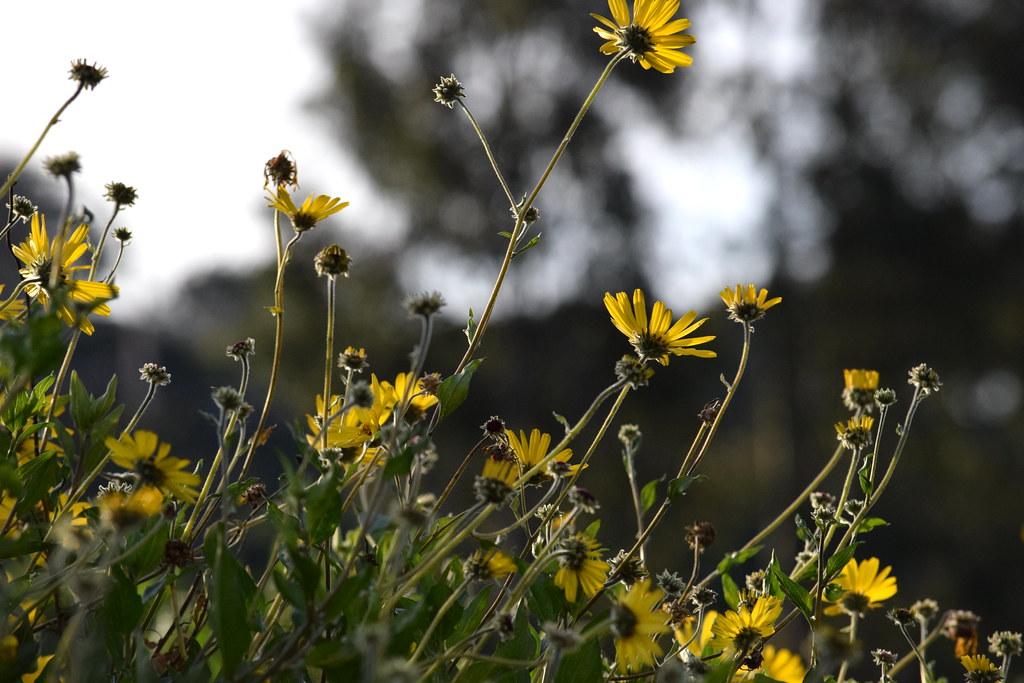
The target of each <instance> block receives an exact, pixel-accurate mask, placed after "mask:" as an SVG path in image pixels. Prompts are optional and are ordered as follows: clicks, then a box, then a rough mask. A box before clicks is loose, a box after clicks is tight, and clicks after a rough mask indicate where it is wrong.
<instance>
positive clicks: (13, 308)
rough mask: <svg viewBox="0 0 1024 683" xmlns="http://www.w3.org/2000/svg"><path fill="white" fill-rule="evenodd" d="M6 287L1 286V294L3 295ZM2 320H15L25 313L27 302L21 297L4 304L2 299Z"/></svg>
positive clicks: (0, 312) (0, 315) (0, 310)
mask: <svg viewBox="0 0 1024 683" xmlns="http://www.w3.org/2000/svg"><path fill="white" fill-rule="evenodd" d="M3 291H4V286H3V285H0V294H3ZM0 306H2V308H0V320H14V319H15V318H17V317H19V316H20V315H21V314H22V313H24V312H25V302H24V301H22V300H21V297H16V298H14V299H11V300H10V301H7V302H4V301H2V299H0Z"/></svg>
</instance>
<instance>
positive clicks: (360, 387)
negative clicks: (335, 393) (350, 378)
mask: <svg viewBox="0 0 1024 683" xmlns="http://www.w3.org/2000/svg"><path fill="white" fill-rule="evenodd" d="M349 400H351V401H352V405H354V406H356V407H357V408H370V407H372V406H373V389H372V388H371V387H370V385H369V384H368V383H366V382H364V381H362V380H360V381H358V382H352V387H351V388H350V390H349Z"/></svg>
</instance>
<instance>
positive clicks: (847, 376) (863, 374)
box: [843, 370, 878, 391]
mask: <svg viewBox="0 0 1024 683" xmlns="http://www.w3.org/2000/svg"><path fill="white" fill-rule="evenodd" d="M843 383H844V384H845V386H846V388H847V389H861V390H868V391H874V390H875V389H877V388H878V370H843Z"/></svg>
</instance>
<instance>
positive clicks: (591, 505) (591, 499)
mask: <svg viewBox="0 0 1024 683" xmlns="http://www.w3.org/2000/svg"><path fill="white" fill-rule="evenodd" d="M555 462H557V461H555ZM562 464H563V465H564V464H565V463H562ZM566 468H568V465H566ZM569 505H571V506H572V507H574V508H576V509H578V510H581V511H583V512H586V513H587V514H591V515H592V514H594V513H595V512H597V510H598V509H599V508H600V507H601V505H600V504H599V503H598V502H597V497H596V496H595V495H594V494H593V493H591V492H590V491H589V490H587V489H585V488H583V487H582V486H573V487H572V488H571V489H569Z"/></svg>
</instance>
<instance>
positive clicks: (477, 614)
mask: <svg viewBox="0 0 1024 683" xmlns="http://www.w3.org/2000/svg"><path fill="white" fill-rule="evenodd" d="M532 588H533V587H532V586H531V589H532ZM493 592H494V586H484V587H483V588H482V589H481V590H480V592H479V593H477V594H476V596H475V597H474V598H473V599H472V600H471V601H470V602H469V604H468V605H467V606H466V609H465V610H463V612H462V618H461V619H459V623H458V624H457V625H456V626H455V628H454V629H453V630H452V633H451V636H450V637H449V638H448V640H449V641H450V642H452V643H457V642H459V641H460V640H462V639H463V638H465V637H466V636H468V635H469V634H470V633H472V632H473V631H474V630H475V629H476V627H477V626H478V625H479V624H480V619H481V618H482V617H483V616H484V612H486V611H487V608H488V607H490V605H491V594H492V593H493Z"/></svg>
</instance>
